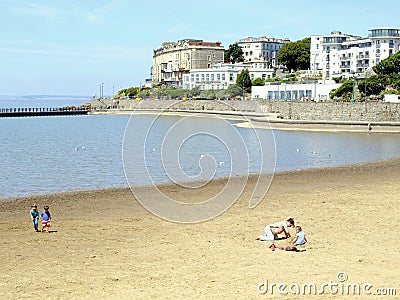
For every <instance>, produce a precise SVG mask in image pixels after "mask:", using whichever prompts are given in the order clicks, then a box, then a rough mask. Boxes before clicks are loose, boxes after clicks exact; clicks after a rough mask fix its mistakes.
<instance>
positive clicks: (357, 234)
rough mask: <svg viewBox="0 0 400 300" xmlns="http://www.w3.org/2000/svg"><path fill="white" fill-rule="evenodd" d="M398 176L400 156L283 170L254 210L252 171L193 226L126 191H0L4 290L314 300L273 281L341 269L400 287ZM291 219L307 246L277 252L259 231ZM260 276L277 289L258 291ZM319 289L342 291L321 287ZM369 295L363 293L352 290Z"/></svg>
mask: <svg viewBox="0 0 400 300" xmlns="http://www.w3.org/2000/svg"><path fill="white" fill-rule="evenodd" d="M399 178H400V160H389V161H383V162H376V163H368V164H361V165H354V166H346V167H335V168H327V169H315V170H302V171H290V172H282V173H279V174H275V176H274V178H273V181H272V184H271V187H270V189H269V192H268V193H267V194H266V196H265V197H264V199H263V201H262V202H261V203H260V204H259V205H258V206H257V207H256V208H254V209H249V208H248V199H249V195H250V193H251V191H252V187H253V186H254V180H255V179H256V178H254V177H252V178H250V180H249V183H248V185H247V187H246V189H245V190H244V192H243V194H242V196H241V197H240V199H239V200H238V201H237V202H236V203H235V205H233V206H232V207H231V208H230V209H229V210H228V211H227V212H225V213H224V214H222V215H221V216H219V217H217V218H214V219H212V220H210V221H207V222H202V223H197V224H178V223H172V222H168V221H165V220H163V219H160V218H158V217H156V216H154V215H152V214H151V213H149V212H148V211H146V210H145V209H144V208H143V207H142V206H141V205H140V204H139V203H138V202H137V200H135V198H134V197H133V195H132V193H131V192H130V190H129V189H122V188H121V189H107V190H99V191H84V192H70V193H61V194H55V195H45V196H35V197H23V198H15V199H5V200H1V201H0V216H1V218H0V230H1V241H2V243H1V244H0V253H1V257H2V264H1V265H0V270H1V272H0V279H1V280H0V291H1V295H2V296H1V297H2V298H3V299H40V298H45V297H50V298H53V299H267V298H279V299H284V298H290V299H307V298H308V297H307V296H302V295H292V294H291V292H290V290H289V287H286V289H285V290H283V291H282V292H287V293H288V295H286V296H285V295H283V296H282V294H280V293H279V291H278V289H277V287H276V286H275V287H274V289H273V290H272V291H271V285H272V284H273V283H275V284H276V285H279V284H281V283H282V284H287V285H288V286H289V285H291V284H298V285H299V286H300V285H302V284H305V283H313V284H315V285H316V287H317V288H318V289H321V285H323V284H324V283H328V282H329V281H332V282H333V283H335V282H336V283H340V282H339V279H338V278H337V274H338V273H339V272H346V274H347V275H348V280H347V281H344V282H343V283H344V284H346V283H349V284H355V283H358V284H360V285H362V284H364V283H370V284H371V285H372V287H371V288H370V289H369V290H368V291H369V292H371V293H375V292H376V289H377V288H396V289H397V294H399V293H400V291H399V288H400V286H399V282H400V280H399V276H398V262H399V260H400V252H399V250H398V246H397V245H398V241H399V239H400V233H399V230H397V227H398V221H399V194H400V193H399V192H400V182H399ZM224 185H225V181H224V180H215V181H213V182H211V183H210V184H208V185H207V186H205V187H204V188H202V189H201V192H200V194H201V195H202V196H203V197H209V196H211V195H214V194H215V193H216V192H218V191H219V190H221V188H222V187H223V186H224ZM163 191H164V192H165V193H166V194H174V195H176V197H178V198H179V197H180V198H182V199H183V198H184V199H185V200H186V201H191V199H197V198H198V195H199V191H193V190H188V189H185V188H180V187H177V186H175V185H169V186H164V187H163ZM33 202H35V203H37V204H38V205H39V208H42V207H43V205H45V204H47V205H49V206H50V211H51V213H52V217H53V221H52V227H51V230H52V231H53V232H51V233H49V234H47V233H35V232H34V231H33V228H32V226H31V222H30V219H29V209H30V205H31V204H32V203H33ZM288 217H293V218H295V220H296V223H297V224H296V225H301V226H302V227H303V230H304V231H305V233H306V236H307V239H308V241H309V242H308V243H307V244H306V246H305V247H303V248H304V249H305V250H306V251H304V252H300V253H295V252H286V251H280V250H276V251H271V250H270V249H269V248H268V245H269V244H268V243H267V242H260V241H257V240H256V237H257V236H258V235H259V234H262V233H263V228H264V226H265V225H266V224H268V223H272V222H276V221H280V220H283V219H286V218H288ZM291 233H292V235H294V233H295V232H294V230H293V229H291ZM276 244H277V245H282V246H285V245H288V244H289V241H288V240H279V241H277V242H276ZM265 279H268V284H269V288H270V289H269V290H268V291H267V293H266V294H260V293H259V291H258V286H259V284H260V283H262V282H264V280H265ZM260 288H261V291H262V290H263V289H264V288H265V285H264V286H260ZM264 291H265V290H264ZM333 291H334V290H333ZM271 293H273V294H272V295H271ZM313 297H315V298H316V299H319V298H323V299H341V298H342V297H343V296H340V290H339V295H338V294H337V295H332V294H330V293H329V289H328V288H327V287H326V288H325V293H323V294H322V295H319V296H313ZM366 297H367V296H366V295H365V294H363V291H362V290H361V292H360V295H355V296H351V299H365V298H366ZM397 297H398V296H397ZM372 298H374V299H381V297H372ZM387 298H388V299H395V298H396V296H388V297H387Z"/></svg>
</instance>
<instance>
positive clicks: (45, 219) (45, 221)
mask: <svg viewBox="0 0 400 300" xmlns="http://www.w3.org/2000/svg"><path fill="white" fill-rule="evenodd" d="M43 209H44V210H43V211H42V212H41V213H40V216H41V217H42V232H44V230H45V228H47V232H50V231H49V228H50V221H51V215H50V211H49V207H48V206H47V205H46V206H45V207H44V208H43Z"/></svg>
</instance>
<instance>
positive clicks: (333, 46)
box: [310, 27, 400, 79]
mask: <svg viewBox="0 0 400 300" xmlns="http://www.w3.org/2000/svg"><path fill="white" fill-rule="evenodd" d="M369 31H370V34H369V35H368V37H365V38H362V37H359V36H354V35H348V34H342V33H341V32H340V31H334V32H332V33H331V34H329V35H315V36H311V48H310V71H312V72H313V73H314V74H315V75H317V76H318V75H319V76H321V77H322V79H332V78H334V77H347V78H348V77H352V76H362V73H364V72H366V71H367V70H368V69H371V68H372V67H373V66H375V65H376V64H378V63H379V62H381V61H382V60H384V59H385V58H387V57H389V56H390V55H392V54H394V53H396V52H398V51H399V48H400V31H399V29H397V28H386V27H383V28H375V29H370V30H369Z"/></svg>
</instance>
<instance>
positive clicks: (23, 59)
mask: <svg viewBox="0 0 400 300" xmlns="http://www.w3.org/2000/svg"><path fill="white" fill-rule="evenodd" d="M388 7H390V9H388ZM178 8H179V9H178ZM0 9H1V11H3V17H2V18H1V19H0V25H1V26H2V27H3V28H7V30H5V31H4V32H3V34H2V38H1V39H0V55H1V56H2V58H3V59H2V69H1V72H0V94H2V95H92V96H94V95H99V86H100V85H101V84H103V93H104V95H113V94H115V93H116V92H117V91H118V90H121V89H123V88H127V87H131V86H140V85H141V84H143V83H144V82H145V80H146V79H148V78H150V77H151V75H150V69H151V65H152V55H153V49H156V48H159V47H160V46H161V45H162V43H163V42H167V41H170V42H175V41H178V40H182V39H186V38H191V39H200V40H204V41H207V42H217V41H218V42H221V44H222V46H223V47H224V48H225V49H227V48H228V47H229V45H231V44H233V43H235V42H236V41H238V40H240V39H244V38H247V37H262V36H266V37H271V38H282V39H283V38H288V39H290V40H291V41H297V40H301V39H303V38H306V37H311V36H313V35H324V34H330V33H331V32H332V31H341V32H343V33H346V34H351V35H356V36H361V37H366V36H368V33H369V30H370V29H372V28H375V27H394V28H399V27H400V22H399V21H398V16H397V12H398V11H399V9H400V4H399V3H398V2H397V1H394V0H388V1H385V4H384V5H375V4H374V3H372V2H368V1H367V2H366V1H363V2H361V1H357V0H356V1H351V2H350V1H345V0H337V1H335V2H329V3H324V5H321V2H320V1H317V0H310V1H305V3H301V4H299V3H298V2H297V1H294V0H288V1H286V2H285V3H281V4H279V6H277V7H273V8H272V7H271V5H268V4H266V3H265V1H262V0H254V1H252V2H251V5H243V3H242V2H241V1H239V0H229V1H228V0H220V1H210V0H204V1H202V2H201V3H197V2H195V3H187V1H182V0H171V1H169V2H164V1H157V0H152V1H147V2H140V3H132V2H131V1H128V0H96V1H95V0H87V1H84V2H82V1H78V0H69V1H57V2H50V3H49V2H48V1H46V0H20V1H13V0H3V1H1V3H0ZM132 16H134V17H132ZM204 16H208V17H207V18H205V17H204ZM10 24H12V26H10ZM113 91H114V92H113Z"/></svg>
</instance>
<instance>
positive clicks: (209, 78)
mask: <svg viewBox="0 0 400 300" xmlns="http://www.w3.org/2000/svg"><path fill="white" fill-rule="evenodd" d="M245 69H248V70H249V75H250V79H251V80H253V79H255V78H263V79H264V80H265V79H269V78H273V77H274V76H275V70H274V69H271V68H268V67H264V68H263V67H258V66H256V65H253V64H250V63H237V64H229V63H219V64H215V65H213V66H212V68H206V69H191V70H190V72H189V73H186V74H184V75H183V88H185V89H188V90H190V89H193V88H195V87H200V89H201V90H220V89H226V88H228V87H229V86H230V85H235V84H236V79H237V76H238V75H239V74H240V72H242V71H243V70H245Z"/></svg>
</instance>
